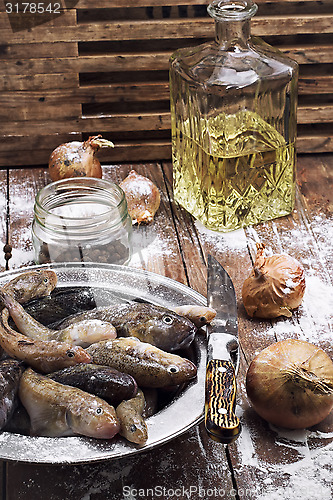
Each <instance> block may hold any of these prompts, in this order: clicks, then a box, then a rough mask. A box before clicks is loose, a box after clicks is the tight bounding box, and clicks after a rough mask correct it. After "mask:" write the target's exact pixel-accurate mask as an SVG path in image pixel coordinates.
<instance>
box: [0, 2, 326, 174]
mask: <svg viewBox="0 0 333 500" xmlns="http://www.w3.org/2000/svg"><path fill="white" fill-rule="evenodd" d="M3 1H4V0H0V6H1V2H3ZM70 3H72V4H75V2H69V1H67V2H66V1H65V0H63V1H62V2H61V4H62V6H63V13H62V15H60V16H58V17H56V18H54V19H51V20H50V21H49V22H47V23H44V24H40V25H38V26H35V27H32V28H30V29H21V30H13V29H12V27H11V24H10V22H9V18H8V16H7V14H6V13H5V12H4V9H0V10H1V13H0V138H1V141H0V166H3V167H6V166H19V165H43V164H47V162H48V158H49V154H50V152H51V151H52V150H53V149H54V148H55V147H56V146H57V145H58V144H60V143H62V142H65V141H69V140H81V139H84V138H86V137H88V136H89V135H94V134H97V133H101V134H103V136H104V137H105V138H109V139H111V140H113V141H114V142H115V144H116V147H115V149H113V150H107V151H105V152H102V153H101V154H100V159H101V160H102V161H105V162H116V161H117V162H118V161H136V160H139V161H150V160H159V159H169V158H170V156H171V147H170V114H169V86H168V61H169V57H170V55H171V54H172V52H173V51H174V50H176V49H177V48H179V47H185V46H189V45H198V44H199V43H201V42H203V41H205V40H208V39H211V38H213V36H214V21H213V20H212V19H211V18H210V17H209V16H208V15H207V14H206V5H207V3H209V1H208V0H206V1H205V0H117V2H110V0H100V1H99V2H93V1H92V0H80V1H79V2H78V3H77V4H76V6H75V8H67V9H66V6H68V5H69V4H70ZM257 4H258V6H259V11H258V14H257V15H256V16H255V17H254V18H253V21H252V32H253V34H254V35H258V36H261V37H262V38H264V39H265V40H266V41H267V42H268V43H270V44H272V45H274V46H275V47H278V48H280V49H281V50H282V51H283V52H285V53H286V54H288V55H289V56H290V57H293V58H294V59H296V60H297V61H298V63H299V64H300V80H299V109H298V123H299V125H298V141H297V147H298V151H299V152H329V151H333V64H332V63H333V2H332V0H318V1H317V0H302V1H293V0H270V1H267V0H257ZM110 5H111V6H112V7H110ZM23 21H24V20H23Z"/></svg>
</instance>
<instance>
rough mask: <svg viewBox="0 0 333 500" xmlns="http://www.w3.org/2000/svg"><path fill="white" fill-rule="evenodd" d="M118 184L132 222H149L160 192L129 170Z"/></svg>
mask: <svg viewBox="0 0 333 500" xmlns="http://www.w3.org/2000/svg"><path fill="white" fill-rule="evenodd" d="M119 185H120V187H121V188H122V189H123V191H124V193H125V196H126V201H127V207H128V213H129V214H130V216H131V218H132V220H133V222H137V223H138V224H141V223H142V222H143V223H146V224H147V223H149V222H151V221H152V220H153V218H154V215H155V213H156V212H157V210H158V207H159V206H160V192H159V190H158V188H157V187H156V186H155V184H154V183H153V182H152V181H151V180H150V179H148V178H147V177H144V176H143V175H140V174H138V173H137V172H136V171H135V170H131V171H130V173H129V174H128V176H127V177H126V178H125V179H124V180H123V181H122V182H121V183H120V184H119Z"/></svg>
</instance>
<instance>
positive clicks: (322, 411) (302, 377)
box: [246, 339, 333, 429]
mask: <svg viewBox="0 0 333 500" xmlns="http://www.w3.org/2000/svg"><path fill="white" fill-rule="evenodd" d="M246 391H247V394H248V396H249V399H250V401H251V403H252V405H253V407H254V409H255V410H256V412H257V413H258V414H259V415H260V416H261V417H262V418H264V419H265V420H267V421H268V422H270V423H272V424H274V425H276V426H278V427H285V428H288V429H304V428H307V427H312V426H313V425H316V424H318V423H319V422H321V421H322V420H324V418H326V417H327V416H328V415H329V413H330V411H331V409H332V408H333V363H332V361H331V359H330V358H329V356H328V355H327V354H326V353H325V351H323V350H322V349H321V348H319V347H317V346H315V345H313V344H310V343H309V342H305V341H303V340H295V339H287V340H282V341H280V342H277V343H276V344H272V345H270V346H269V347H267V348H266V349H264V350H263V351H261V352H260V353H259V354H258V355H257V356H256V357H255V358H254V360H253V361H252V363H251V364H250V366H249V369H248V372H247V375H246Z"/></svg>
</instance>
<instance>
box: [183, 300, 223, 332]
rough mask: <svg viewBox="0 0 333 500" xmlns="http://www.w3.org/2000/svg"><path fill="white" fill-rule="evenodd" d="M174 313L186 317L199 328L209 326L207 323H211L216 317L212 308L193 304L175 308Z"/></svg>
mask: <svg viewBox="0 0 333 500" xmlns="http://www.w3.org/2000/svg"><path fill="white" fill-rule="evenodd" d="M173 311H175V312H176V313H177V314H180V315H181V316H185V318H187V319H189V320H190V321H192V323H194V324H195V326H196V327H197V328H201V327H202V326H205V325H207V323H210V322H211V321H212V319H214V318H215V316H216V311H215V309H213V308H212V307H207V306H198V305H191V304H189V305H184V306H177V307H174V308H173Z"/></svg>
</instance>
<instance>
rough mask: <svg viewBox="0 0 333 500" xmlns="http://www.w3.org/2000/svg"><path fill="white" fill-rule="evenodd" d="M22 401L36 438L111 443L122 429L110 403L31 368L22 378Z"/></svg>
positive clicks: (32, 432) (20, 388)
mask: <svg viewBox="0 0 333 500" xmlns="http://www.w3.org/2000/svg"><path fill="white" fill-rule="evenodd" d="M19 397H20V400H21V402H22V404H23V405H24V407H25V408H26V410H27V412H28V413H29V416H30V421H31V434H32V435H34V436H49V437H58V436H73V435H83V436H89V437H93V438H97V439H111V438H113V437H114V436H115V434H117V432H118V431H119V428H120V424H119V421H118V418H117V416H116V412H115V409H114V408H113V406H111V405H109V404H107V403H106V401H104V400H103V399H100V398H98V397H97V396H93V395H92V394H89V393H87V392H84V391H81V390H80V389H77V388H76V387H70V386H66V385H62V384H59V383H58V382H55V381H54V380H51V379H49V378H47V377H45V376H43V375H40V374H39V373H36V372H34V371H33V370H32V369H31V368H28V369H27V370H26V371H25V372H24V373H23V375H22V377H21V381H20V386H19Z"/></svg>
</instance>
